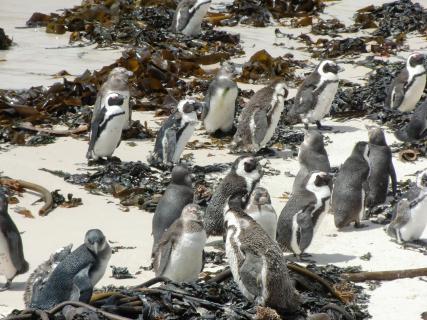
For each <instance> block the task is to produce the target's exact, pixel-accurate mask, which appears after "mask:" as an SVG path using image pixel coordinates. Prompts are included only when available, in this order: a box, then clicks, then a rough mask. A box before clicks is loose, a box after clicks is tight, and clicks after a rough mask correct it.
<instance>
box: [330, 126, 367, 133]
mask: <svg viewBox="0 0 427 320" xmlns="http://www.w3.org/2000/svg"><path fill="white" fill-rule="evenodd" d="M359 130H360V129H359V128H355V127H350V126H344V125H340V126H337V125H334V126H332V130H331V132H333V133H346V132H355V131H359Z"/></svg>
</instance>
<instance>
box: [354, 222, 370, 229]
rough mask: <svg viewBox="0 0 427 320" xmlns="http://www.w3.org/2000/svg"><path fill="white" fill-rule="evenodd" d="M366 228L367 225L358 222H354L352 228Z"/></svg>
mask: <svg viewBox="0 0 427 320" xmlns="http://www.w3.org/2000/svg"><path fill="white" fill-rule="evenodd" d="M367 226H368V225H367V224H364V223H360V222H355V223H354V228H355V229H363V228H366V227H367Z"/></svg>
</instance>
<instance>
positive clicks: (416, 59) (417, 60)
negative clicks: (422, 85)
mask: <svg viewBox="0 0 427 320" xmlns="http://www.w3.org/2000/svg"><path fill="white" fill-rule="evenodd" d="M424 59H425V56H424V55H423V54H422V53H420V52H415V53H413V54H411V55H410V56H409V57H408V60H407V63H406V64H407V66H408V67H410V68H415V67H417V66H419V65H422V64H424Z"/></svg>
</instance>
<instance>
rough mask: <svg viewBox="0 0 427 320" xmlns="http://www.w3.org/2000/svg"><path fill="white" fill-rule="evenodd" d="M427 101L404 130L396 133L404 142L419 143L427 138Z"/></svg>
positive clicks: (413, 115) (417, 110)
mask: <svg viewBox="0 0 427 320" xmlns="http://www.w3.org/2000/svg"><path fill="white" fill-rule="evenodd" d="M426 129H427V100H425V101H424V102H423V103H422V104H420V105H419V106H418V107H417V109H415V111H414V113H413V114H412V116H411V119H410V120H409V123H407V124H406V125H405V126H404V127H403V128H401V129H399V130H398V131H396V132H395V133H394V135H395V137H396V138H397V139H399V140H400V141H403V142H417V141H419V140H423V139H425V138H426V137H427V130H426Z"/></svg>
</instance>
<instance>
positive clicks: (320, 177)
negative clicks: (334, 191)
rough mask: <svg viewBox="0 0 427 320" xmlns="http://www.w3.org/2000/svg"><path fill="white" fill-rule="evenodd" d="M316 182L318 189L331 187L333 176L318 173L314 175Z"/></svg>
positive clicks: (314, 182)
mask: <svg viewBox="0 0 427 320" xmlns="http://www.w3.org/2000/svg"><path fill="white" fill-rule="evenodd" d="M313 176H314V181H313V184H314V185H315V186H316V187H323V186H329V185H330V183H331V181H332V176H331V175H330V174H328V173H326V172H322V171H316V172H314V173H313Z"/></svg>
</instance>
